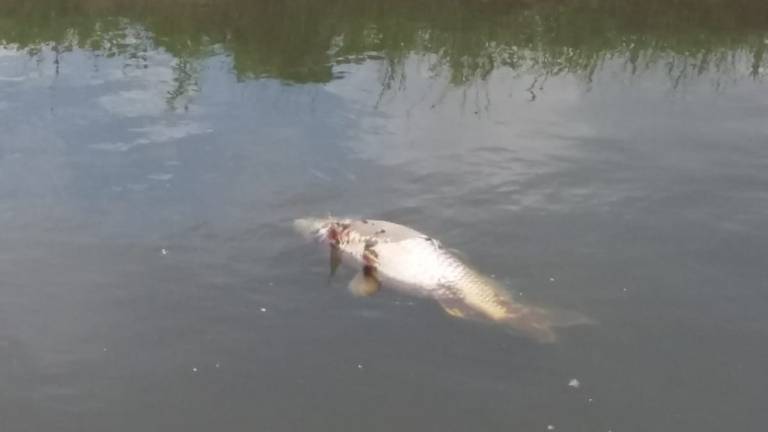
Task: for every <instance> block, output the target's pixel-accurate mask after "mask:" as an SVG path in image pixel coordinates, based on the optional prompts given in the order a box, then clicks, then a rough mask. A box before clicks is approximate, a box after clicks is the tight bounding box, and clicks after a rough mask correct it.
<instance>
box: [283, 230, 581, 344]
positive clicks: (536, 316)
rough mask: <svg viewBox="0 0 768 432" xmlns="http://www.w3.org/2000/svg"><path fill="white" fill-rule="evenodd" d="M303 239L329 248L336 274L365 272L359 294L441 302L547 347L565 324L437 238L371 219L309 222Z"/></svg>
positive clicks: (357, 282)
mask: <svg viewBox="0 0 768 432" xmlns="http://www.w3.org/2000/svg"><path fill="white" fill-rule="evenodd" d="M294 226H295V228H296V229H297V231H299V232H300V233H301V234H303V235H305V236H306V237H309V238H312V239H315V240H317V241H319V242H321V243H323V244H327V245H328V247H329V249H330V251H331V272H332V273H333V271H334V270H335V265H336V263H338V262H343V263H346V264H348V265H351V266H353V267H357V268H360V269H361V272H360V273H359V274H358V275H357V276H356V277H355V279H353V281H352V283H351V284H350V289H351V290H352V291H353V293H356V294H362V295H371V294H373V293H375V292H376V291H377V290H378V287H379V285H380V284H381V285H383V286H387V287H392V288H394V289H397V290H399V291H401V292H403V293H406V294H410V295H415V296H421V297H429V298H432V299H434V300H436V301H437V302H438V303H439V304H440V305H441V307H442V308H443V309H444V310H445V311H446V312H447V313H448V314H449V315H451V316H454V317H458V318H466V319H477V320H485V321H492V322H498V323H503V324H506V325H507V326H508V327H510V328H512V329H515V330H518V331H519V332H521V333H523V334H525V335H527V336H530V337H533V338H534V339H537V340H539V341H542V342H552V341H554V340H555V338H556V336H555V333H554V330H553V327H555V326H561V325H564V324H565V325H572V324H576V323H579V322H577V321H584V320H583V319H581V318H580V317H579V318H577V319H574V317H575V315H574V316H572V317H569V318H568V319H567V320H566V321H567V322H565V321H564V320H562V319H559V318H562V316H558V315H557V314H555V313H554V312H552V311H547V310H545V309H542V308H539V307H535V306H530V305H525V304H522V303H519V302H516V301H515V300H514V299H513V298H512V296H511V295H510V294H509V293H508V292H507V291H506V290H504V289H503V288H502V287H501V286H499V284H498V283H496V282H495V281H494V280H493V279H490V278H488V277H486V276H484V275H482V274H480V273H478V272H477V271H475V270H474V269H473V268H471V267H470V266H468V265H466V264H465V263H464V262H462V261H461V260H460V259H459V258H458V257H456V256H455V255H454V254H453V253H451V252H450V251H449V250H447V249H446V248H444V247H443V246H442V244H441V243H440V242H439V241H437V240H435V239H434V238H432V237H430V236H428V235H426V234H424V233H421V232H419V231H417V230H415V229H413V228H409V227H407V226H403V225H399V224H396V223H392V222H387V221H382V220H370V219H341V218H306V219H297V220H296V221H294Z"/></svg>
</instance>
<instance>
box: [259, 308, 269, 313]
mask: <svg viewBox="0 0 768 432" xmlns="http://www.w3.org/2000/svg"><path fill="white" fill-rule="evenodd" d="M259 310H260V311H262V312H266V311H267V308H265V307H263V308H261V309H259Z"/></svg>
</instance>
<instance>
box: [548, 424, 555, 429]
mask: <svg viewBox="0 0 768 432" xmlns="http://www.w3.org/2000/svg"><path fill="white" fill-rule="evenodd" d="M547 430H555V426H554V425H547Z"/></svg>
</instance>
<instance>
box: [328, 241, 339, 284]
mask: <svg viewBox="0 0 768 432" xmlns="http://www.w3.org/2000/svg"><path fill="white" fill-rule="evenodd" d="M329 261H330V266H331V272H330V275H329V276H328V278H329V279H330V278H332V277H333V276H334V275H335V274H336V269H338V268H339V264H341V251H339V247H338V246H336V245H331V253H330V260H329Z"/></svg>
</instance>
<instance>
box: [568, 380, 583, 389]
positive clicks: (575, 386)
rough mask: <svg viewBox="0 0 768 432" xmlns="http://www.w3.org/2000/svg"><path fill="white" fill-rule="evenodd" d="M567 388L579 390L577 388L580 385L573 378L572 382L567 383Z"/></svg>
mask: <svg viewBox="0 0 768 432" xmlns="http://www.w3.org/2000/svg"><path fill="white" fill-rule="evenodd" d="M568 386H569V387H573V388H579V386H581V383H580V382H579V380H577V379H576V378H573V379H572V380H570V381H568Z"/></svg>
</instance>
